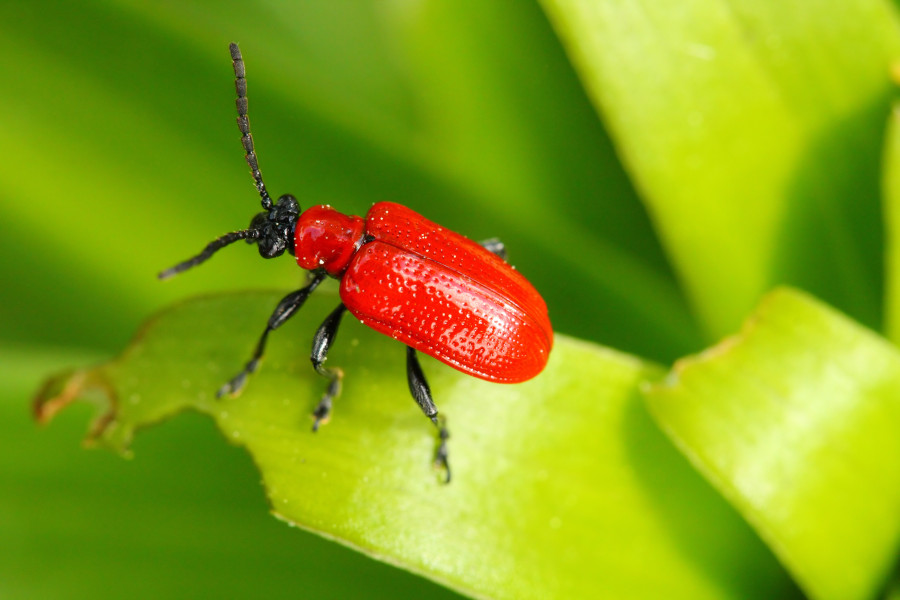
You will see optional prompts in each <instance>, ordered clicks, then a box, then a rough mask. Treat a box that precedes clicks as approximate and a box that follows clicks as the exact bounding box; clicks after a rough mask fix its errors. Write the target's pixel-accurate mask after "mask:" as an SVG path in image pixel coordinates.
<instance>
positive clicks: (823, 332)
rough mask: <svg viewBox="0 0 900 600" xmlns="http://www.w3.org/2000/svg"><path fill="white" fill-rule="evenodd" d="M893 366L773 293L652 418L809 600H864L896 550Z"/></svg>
mask: <svg viewBox="0 0 900 600" xmlns="http://www.w3.org/2000/svg"><path fill="white" fill-rule="evenodd" d="M898 397H900V354H898V353H897V352H896V350H895V349H894V348H893V347H891V346H889V345H888V344H886V343H885V342H884V341H883V340H881V339H879V338H878V337H876V336H875V335H873V334H872V333H871V332H868V331H866V330H863V329H862V328H861V327H859V326H858V325H856V324H855V323H853V322H851V321H849V320H848V319H846V318H845V317H843V316H842V315H839V314H837V313H836V312H834V311H833V310H831V309H829V308H828V307H826V306H824V305H822V304H820V303H818V302H817V301H815V300H813V299H812V298H810V297H808V296H806V295H805V294H801V293H799V292H795V291H791V290H788V289H784V290H779V291H776V292H774V293H772V294H770V295H769V296H768V297H767V298H766V299H765V300H764V302H763V303H762V304H761V305H760V308H759V309H758V311H757V313H756V314H755V315H754V316H753V317H752V318H751V319H750V320H749V321H748V322H747V324H746V325H745V327H744V329H743V331H742V332H741V334H740V335H738V336H736V337H734V338H730V339H728V340H726V341H725V342H722V343H721V344H720V345H719V346H716V347H714V348H713V349H711V350H708V351H707V352H705V353H704V354H702V355H700V356H699V357H696V358H692V359H685V360H684V361H682V362H680V363H679V364H678V365H676V367H675V369H674V370H673V372H672V373H671V374H670V375H669V377H668V378H667V380H666V381H665V382H664V383H661V384H659V385H656V386H654V387H653V388H652V389H651V390H650V391H649V392H648V394H647V400H648V403H649V407H650V409H651V412H652V414H653V415H654V418H655V419H656V420H657V422H658V423H659V424H660V426H661V427H662V428H663V430H664V431H666V432H667V434H668V435H669V436H670V438H672V439H673V441H674V442H675V443H676V445H678V446H679V447H680V448H681V450H682V451H683V452H684V453H685V454H686V455H687V456H688V458H689V459H690V460H691V462H693V463H694V464H695V465H696V466H697V467H698V469H699V470H700V471H701V472H703V473H704V474H705V475H706V477H707V478H708V479H709V480H710V481H711V482H712V483H713V485H715V486H716V487H717V488H718V489H719V490H720V491H721V492H722V493H723V495H725V496H726V497H727V498H729V499H730V500H731V501H732V502H733V503H734V505H735V506H736V507H737V508H738V509H739V510H740V511H741V513H742V514H743V515H744V516H745V517H746V518H747V520H748V521H749V522H750V523H752V524H753V525H754V526H755V528H756V529H757V531H759V533H760V535H761V536H762V537H763V538H764V539H765V540H767V541H768V543H769V544H770V546H771V547H772V549H773V551H774V552H775V553H776V554H777V555H778V556H779V557H780V558H781V560H782V561H783V562H784V563H785V565H786V566H787V567H788V569H790V570H791V571H792V572H793V573H794V575H795V577H796V579H797V581H798V583H799V584H800V585H801V586H802V587H803V588H804V589H805V591H806V592H807V593H808V594H809V595H810V596H811V597H813V598H823V599H824V598H868V597H871V596H872V595H873V594H874V593H875V592H876V591H877V590H879V589H881V586H883V584H884V578H885V577H886V575H887V573H888V571H889V569H890V568H891V566H892V565H893V562H894V549H895V548H896V545H897V543H898V541H900V517H898V516H897V514H898V513H897V510H896V509H897V507H898V506H900V467H898V465H897V464H896V461H895V460H892V458H891V457H893V456H896V452H900V443H898V441H897V440H898V434H900V432H898V431H897V430H898V425H897V423H900V419H898V417H900V403H898V401H897V398H898Z"/></svg>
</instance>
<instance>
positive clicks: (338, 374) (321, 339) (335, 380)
mask: <svg viewBox="0 0 900 600" xmlns="http://www.w3.org/2000/svg"><path fill="white" fill-rule="evenodd" d="M346 311H347V307H346V306H344V305H343V304H339V305H338V307H337V308H336V309H334V311H332V313H331V314H330V315H328V317H327V318H326V319H325V321H324V322H323V323H322V324H321V325H319V329H317V330H316V335H315V337H313V344H312V353H311V354H310V357H309V359H310V360H311V361H312V365H313V368H314V369H315V370H316V373H318V374H319V375H321V376H323V377H327V378H328V380H329V383H328V389H326V390H325V394H324V395H323V396H322V399H321V400H320V401H319V404H318V406H316V409H315V410H314V411H313V418H314V419H315V421H314V422H313V431H318V430H319V425H320V424H321V423H325V422H327V421H328V418H329V417H330V416H331V401H332V400H333V399H334V398H337V397H338V396H340V394H341V380H342V379H343V378H344V372H343V371H342V370H341V369H339V368H336V367H335V368H331V369H329V368H327V367H323V366H322V363H324V362H325V359H326V358H328V350H329V348H331V344H332V343H333V342H334V339H335V338H336V337H337V330H338V326H340V324H341V317H343V316H344V313H345V312H346Z"/></svg>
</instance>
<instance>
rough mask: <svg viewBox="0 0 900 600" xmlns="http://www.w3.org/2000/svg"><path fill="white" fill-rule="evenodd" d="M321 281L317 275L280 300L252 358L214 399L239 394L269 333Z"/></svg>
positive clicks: (257, 363)
mask: <svg viewBox="0 0 900 600" xmlns="http://www.w3.org/2000/svg"><path fill="white" fill-rule="evenodd" d="M323 279H325V275H322V274H319V275H317V276H316V277H314V278H313V279H312V280H311V281H310V282H309V284H307V286H306V287H303V288H301V289H299V290H297V291H296V292H291V293H290V294H288V295H287V296H285V297H284V298H282V299H281V302H279V303H278V306H276V307H275V310H274V311H273V312H272V316H270V317H269V322H268V324H267V325H266V329H265V330H264V331H263V333H262V336H260V338H259V341H258V342H257V343H256V350H254V352H253V356H252V357H250V360H249V361H247V364H246V365H244V368H243V370H241V372H240V373H238V374H237V375H235V376H234V377H232V378H231V380H230V381H228V382H227V383H226V384H225V385H223V386H222V387H220V388H219V391H218V392H216V398H221V397H222V396H224V395H226V394H229V395H231V396H236V395H237V394H239V393H240V392H241V389H243V387H244V384H245V383H247V377H248V376H249V375H250V374H251V373H253V372H255V371H256V368H257V367H258V366H259V361H260V360H262V356H263V354H264V353H265V351H266V341H268V339H269V333H270V332H272V331H273V330H275V329H278V328H279V327H281V326H282V325H284V323H285V321H287V320H288V319H290V318H291V317H293V316H294V314H296V312H297V310H298V309H299V308H300V307H301V306H303V303H304V302H306V299H307V298H309V295H310V294H311V293H312V292H313V290H315V289H316V288H317V287H318V286H319V284H320V283H322V280H323Z"/></svg>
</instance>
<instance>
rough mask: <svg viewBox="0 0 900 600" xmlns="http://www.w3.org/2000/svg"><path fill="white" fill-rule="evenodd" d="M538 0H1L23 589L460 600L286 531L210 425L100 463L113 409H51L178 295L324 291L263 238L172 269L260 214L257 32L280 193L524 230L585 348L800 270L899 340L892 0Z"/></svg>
mask: <svg viewBox="0 0 900 600" xmlns="http://www.w3.org/2000/svg"><path fill="white" fill-rule="evenodd" d="M542 4H543V7H542V5H541V4H539V3H537V2H533V1H531V0H494V1H491V2H481V1H476V0H471V1H468V0H467V1H462V2H460V1H456V0H353V1H351V0H309V1H302V2H279V1H263V0H257V1H250V2H229V1H226V2H216V3H213V2H190V1H182V2H177V3H176V2H156V3H144V2H137V1H134V0H132V1H128V0H95V1H93V2H48V1H45V0H39V1H17V0H12V1H7V2H2V3H0V40H2V52H0V67H2V71H0V72H2V78H3V79H2V81H3V86H2V92H0V115H2V117H0V118H2V123H3V125H4V127H3V133H4V141H5V142H6V143H5V153H4V156H3V158H2V159H0V252H2V256H4V257H5V260H3V261H2V262H0V281H2V286H0V445H2V448H3V451H2V452H0V597H2V598H7V597H9V598H24V597H27V598H41V597H45V598H60V597H65V598H82V597H83V598H87V597H91V598H96V597H98V596H99V597H121V596H123V595H126V594H127V595H128V596H131V597H161V596H162V597H195V596H197V595H198V594H200V593H203V594H204V595H213V594H219V595H223V596H226V597H235V596H251V595H252V596H273V597H282V596H288V595H290V596H301V597H307V596H309V597H322V598H329V597H333V598H343V597H353V596H359V595H361V594H365V596H366V597H372V598H377V597H384V598H389V597H390V598H399V597H451V596H453V594H452V593H451V592H449V591H446V590H444V589H443V588H440V587H438V586H436V585H434V584H432V583H429V582H427V581H425V580H423V579H420V578H418V577H414V576H412V575H409V574H407V573H405V572H403V571H401V570H398V569H394V568H393V567H388V566H385V565H382V564H379V563H376V562H375V561H372V560H370V559H368V558H365V557H363V556H361V555H359V554H357V553H355V552H352V551H350V550H347V549H345V548H343V547H340V546H338V545H337V544H334V543H331V542H327V541H324V540H322V539H319V538H317V537H315V536H312V535H310V534H307V533H304V532H301V531H297V530H294V529H290V528H288V527H287V526H286V525H284V524H283V523H280V522H278V521H276V520H275V519H273V518H272V517H270V516H269V515H268V514H267V506H266V502H265V499H264V495H263V490H262V488H261V487H260V486H259V484H258V481H259V475H258V473H257V472H256V470H255V468H254V466H253V465H252V464H251V461H250V459H249V457H248V456H247V455H246V453H245V452H244V451H243V450H239V449H237V448H234V447H231V446H229V445H228V444H225V443H223V439H222V437H221V435H220V434H219V433H218V432H217V431H216V430H215V428H214V426H213V424H212V423H211V422H209V421H208V420H207V419H205V418H202V417H200V416H198V415H194V414H187V415H181V416H179V417H178V418H176V419H173V420H172V422H171V423H167V424H166V425H165V426H164V427H158V428H153V429H151V430H148V431H146V432H142V433H141V435H139V436H138V437H137V439H136V442H135V444H134V455H135V457H134V460H132V461H123V460H121V459H120V458H119V457H117V456H115V455H113V454H111V453H107V452H84V451H82V450H81V449H80V448H79V440H80V439H81V437H82V435H83V433H84V429H85V422H86V421H87V420H88V419H89V416H90V414H91V412H90V407H88V406H83V405H81V406H77V407H74V408H73V409H71V410H69V411H66V412H65V413H64V414H62V415H61V416H60V417H59V418H58V419H57V420H56V422H54V424H53V426H52V427H51V428H50V429H46V430H43V429H39V428H37V427H36V426H35V425H34V424H33V422H32V421H31V418H30V414H29V405H28V401H29V398H30V397H31V395H32V394H33V393H34V391H35V390H36V389H37V388H38V386H39V384H40V382H41V380H42V379H43V377H44V376H46V375H47V374H48V373H50V372H52V371H53V370H55V369H58V368H60V367H65V366H70V365H86V364H90V363H93V362H96V361H100V360H104V359H106V358H109V357H111V356H114V355H115V354H116V353H117V352H119V351H120V350H121V349H122V348H123V347H124V346H125V344H126V343H127V342H128V340H129V339H130V338H131V337H132V335H133V334H134V332H135V331H136V330H137V328H138V326H139V324H140V323H141V322H142V321H143V320H144V319H145V318H146V317H147V316H149V315H151V314H153V313H154V312H155V311H157V310H159V309H160V308H162V307H164V306H167V305H170V304H171V303H173V302H175V301H177V300H179V299H183V298H187V297H190V296H192V295H196V294H206V293H213V292H216V291H221V290H235V289H248V288H275V289H285V290H286V289H291V288H294V289H295V288H296V287H297V284H298V282H300V281H302V278H303V273H302V272H301V271H299V270H298V269H297V267H296V265H295V264H293V262H292V260H290V259H289V258H283V259H280V260H276V261H261V260H260V259H259V257H258V255H257V254H256V251H255V250H254V249H251V248H247V247H244V246H243V245H236V246H234V247H232V248H229V249H227V250H225V251H223V252H222V253H220V254H219V255H218V256H217V257H216V258H215V259H214V260H212V261H210V262H209V263H208V264H207V265H205V266H204V267H203V268H202V269H197V270H195V271H192V272H190V273H189V274H187V275H185V276H183V277H179V278H177V279H175V280H173V281H167V282H165V283H161V282H159V281H157V280H156V277H155V275H156V273H158V272H159V271H160V270H161V269H163V268H165V267H168V266H170V265H172V264H174V263H175V262H178V261H180V260H182V259H184V258H186V257H188V256H190V255H192V254H194V253H196V252H197V251H198V250H200V249H201V248H202V246H203V245H204V244H205V243H206V242H207V241H209V240H211V239H213V238H214V237H216V236H218V235H220V234H222V233H224V232H226V231H232V230H235V229H240V228H244V227H246V225H247V223H248V222H249V219H250V218H251V216H252V215H253V214H254V213H255V212H257V211H258V198H257V197H256V195H255V191H254V189H253V186H252V183H251V179H250V176H249V174H248V169H247V166H246V164H245V162H244V159H243V156H242V150H241V147H240V143H239V135H238V132H237V129H236V126H235V124H234V116H235V115H234V102H233V99H234V87H233V79H232V78H233V75H232V70H231V63H230V59H229V55H228V48H227V46H228V43H229V42H231V41H236V42H238V43H240V45H241V49H242V51H243V54H244V59H245V61H246V64H247V74H248V85H249V101H250V119H251V122H252V125H253V132H254V139H255V142H256V146H257V151H258V153H259V156H260V164H261V168H262V171H263V174H264V176H265V178H266V183H267V186H268V187H269V190H270V192H272V193H273V195H277V194H281V193H286V192H290V193H293V194H294V195H296V196H297V197H298V199H299V200H300V203H301V205H302V206H310V205H314V204H321V203H330V204H332V205H334V206H335V207H336V208H338V209H339V210H341V211H343V212H347V213H354V214H364V213H365V211H366V210H367V208H368V207H369V206H370V205H371V204H372V203H373V202H376V201H379V200H392V201H395V202H400V203H403V204H406V205H408V206H410V207H411V208H413V209H415V210H417V211H419V212H421V213H422V214H424V215H425V216H426V217H428V218H430V219H432V220H435V221H437V222H439V223H441V224H443V225H445V226H447V227H449V228H451V229H454V230H457V231H460V232H461V233H464V234H466V235H467V236H469V237H471V238H474V239H482V238H487V237H492V236H499V237H501V238H502V239H503V240H504V241H505V242H506V244H507V247H508V249H509V252H510V260H511V262H512V263H514V264H515V265H516V267H517V268H518V269H520V270H521V271H522V272H523V273H524V274H525V275H526V276H527V277H528V278H529V279H530V280H531V281H532V283H534V285H535V287H536V288H537V289H539V290H540V291H541V292H542V294H543V295H544V297H545V299H546V300H547V303H548V306H549V308H550V314H551V319H552V320H553V323H554V326H555V328H556V330H557V331H559V332H562V333H567V334H571V335H573V336H576V337H579V338H583V339H587V340H591V341H594V342H598V343H601V344H603V345H606V346H611V347H613V348H616V349H618V350H622V351H625V352H629V353H633V354H637V355H639V356H641V357H644V358H647V359H650V360H654V361H658V362H660V363H663V364H669V363H671V362H672V361H673V360H675V359H676V358H678V357H681V356H684V355H686V354H689V353H692V352H696V351H699V350H700V349H702V348H703V347H705V346H707V345H708V344H709V343H711V342H713V341H716V340H718V339H719V338H720V337H721V336H722V335H724V334H726V333H729V332H732V331H734V330H735V328H736V327H737V326H738V324H739V323H740V322H741V320H742V319H743V318H744V317H745V316H746V315H747V314H748V313H749V311H750V309H751V307H752V306H753V305H754V304H755V302H756V300H757V299H758V297H759V295H760V294H761V293H763V292H764V291H766V290H767V289H769V288H770V287H771V286H773V285H775V284H780V283H790V284H794V285H798V286H800V287H802V288H804V289H806V290H808V291H810V292H811V293H813V294H814V295H816V296H817V297H819V298H821V299H822V300H824V301H825V302H827V303H829V304H831V305H833V306H835V307H837V308H838V309H840V310H843V311H845V312H847V313H848V314H849V315H850V317H851V318H853V319H855V320H857V321H859V322H861V323H863V324H865V325H867V326H870V327H874V328H878V327H879V326H880V324H881V322H882V319H883V317H884V312H890V310H891V309H890V307H889V308H888V311H884V309H883V304H882V294H883V289H884V287H885V283H884V279H885V278H884V275H883V270H884V266H885V265H884V258H883V251H884V249H885V243H884V241H883V239H882V233H883V230H882V228H883V223H882V212H881V211H882V210H883V207H882V205H881V198H880V194H881V189H880V177H881V152H882V147H883V135H884V133H883V132H884V124H885V121H886V119H887V115H888V113H889V106H890V101H891V97H892V94H893V90H892V87H891V83H890V81H889V77H888V72H889V71H888V64H889V63H890V62H891V61H892V60H895V59H896V56H897V55H898V54H900V42H898V39H900V37H898V35H897V20H896V15H895V14H894V12H892V5H890V4H888V3H883V2H879V1H877V0H847V1H846V2H840V1H837V0H835V1H830V2H828V3H827V4H828V7H829V10H824V9H823V10H819V11H816V12H815V13H807V12H805V11H804V10H803V9H802V5H803V3H802V2H795V3H776V2H769V3H766V2H762V3H755V2H743V1H741V0H734V1H733V2H701V1H699V0H698V1H696V2H689V3H686V5H689V9H687V8H686V9H685V10H683V11H682V10H680V9H678V7H676V6H675V5H674V4H672V5H666V6H663V5H659V6H656V7H654V8H653V9H652V10H651V9H649V8H647V10H646V12H641V11H631V10H630V9H629V8H628V7H627V6H625V5H623V4H619V3H615V2H606V1H601V0H597V2H588V3H585V2H570V1H568V0H545V1H544V2H543V3H542ZM679 6H680V5H679ZM594 8H596V9H597V10H595V11H593V12H592V9H594ZM601 8H602V10H601ZM645 8H646V7H645ZM544 9H547V11H548V12H549V14H551V16H552V17H553V18H554V21H555V25H556V31H555V30H554V27H553V26H551V23H550V21H549V20H548V17H547V15H546V14H545V12H544ZM579 11H583V12H579ZM557 31H558V32H560V35H562V36H563V37H564V38H565V39H566V43H567V44H568V46H569V52H568V54H567V52H566V51H565V50H564V48H563V44H562V43H561V42H560V39H559V37H558V36H557V33H556V32H557ZM592 44H595V45H596V47H592V46H591V45H592ZM570 56H571V57H572V58H571V60H570ZM573 63H574V64H575V65H577V68H578V69H579V72H578V73H576V66H573ZM592 100H593V102H592ZM595 106H599V107H600V108H601V109H602V113H603V118H602V120H601V118H600V117H598V110H597V108H595ZM604 124H606V126H607V127H608V129H607V128H605V127H604ZM610 132H612V135H611V134H610ZM611 137H612V138H614V139H615V140H616V146H615V149H614V147H613V142H612V141H611ZM620 156H621V157H622V160H621V161H620V158H619V157H620ZM623 165H624V166H623ZM638 189H639V190H640V193H639V192H638V191H637V190H638ZM645 205H646V206H649V207H650V210H651V211H652V213H653V218H654V224H653V225H651V220H650V218H649V217H648V212H647V209H645ZM660 240H663V242H661V241H660ZM664 245H665V247H666V250H667V251H664V250H663V246H664ZM676 264H677V269H678V272H679V277H678V278H676V275H675V273H674V271H675V267H673V265H676ZM894 305H898V306H900V304H898V303H896V302H895V303H894ZM893 311H894V314H898V309H897V308H894V309H893ZM888 317H890V314H888ZM260 327H262V323H261V324H260ZM287 329H290V328H287ZM283 335H300V333H299V332H296V330H290V331H286V332H285V333H284V334H283ZM401 369H402V365H399V364H398V371H400V370H401ZM223 524H225V525H223Z"/></svg>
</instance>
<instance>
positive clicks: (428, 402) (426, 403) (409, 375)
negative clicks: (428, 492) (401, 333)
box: [406, 346, 450, 483]
mask: <svg viewBox="0 0 900 600" xmlns="http://www.w3.org/2000/svg"><path fill="white" fill-rule="evenodd" d="M406 380H407V381H408V382H409V391H410V393H411V394H412V397H413V399H415V401H416V404H418V405H419V408H421V409H422V412H424V413H425V416H426V417H428V418H429V419H431V422H432V423H434V425H435V427H437V428H438V436H439V440H440V441H439V444H438V447H437V450H435V453H434V465H435V466H436V467H438V468H439V469H442V470H443V471H444V473H445V477H444V483H450V463H449V461H448V450H447V440H448V439H450V432H449V431H448V430H447V426H446V421H445V420H444V419H443V418H442V417H441V418H439V417H438V409H437V406H436V405H435V404H434V399H432V397H431V387H429V385H428V381H427V380H426V379H425V373H424V372H423V371H422V365H420V364H419V356H418V355H417V354H416V351H415V349H414V348H413V347H412V346H407V347H406Z"/></svg>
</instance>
